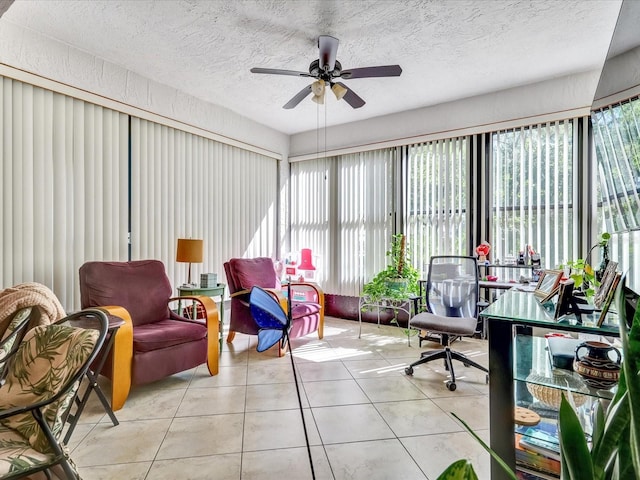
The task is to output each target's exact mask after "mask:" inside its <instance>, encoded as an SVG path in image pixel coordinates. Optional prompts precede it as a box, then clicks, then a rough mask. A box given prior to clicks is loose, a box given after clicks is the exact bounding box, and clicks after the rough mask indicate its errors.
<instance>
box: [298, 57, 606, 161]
mask: <svg viewBox="0 0 640 480" xmlns="http://www.w3.org/2000/svg"><path fill="white" fill-rule="evenodd" d="M599 76H600V70H595V71H591V72H585V73H581V74H576V75H569V76H566V77H561V78H556V79H553V80H550V81H546V82H541V83H536V84H532V85H527V86H522V87H517V88H512V89H509V90H503V91H501V92H496V93H491V94H487V95H482V96H477V97H471V98H466V99H461V100H456V101H454V102H448V103H443V104H440V105H435V106H431V107H425V108H420V109H416V110H411V111H407V112H402V113H399V114H392V115H386V116H383V117H377V118H372V119H369V120H363V121H361V122H354V123H350V124H346V125H338V126H334V127H330V128H327V135H326V136H327V147H326V150H327V151H331V150H337V149H344V148H348V147H354V146H361V145H372V148H381V145H378V146H373V145H374V144H380V143H381V142H390V143H391V144H397V145H400V144H407V143H412V142H414V141H415V142H418V141H425V140H428V139H429V138H424V137H425V136H429V135H431V136H435V137H437V138H447V137H453V136H456V135H461V134H463V133H464V134H468V133H479V132H486V131H489V130H493V129H496V128H497V127H496V125H500V128H506V127H512V126H517V125H527V124H531V123H534V122H535V121H536V120H531V117H538V116H544V118H545V119H547V120H559V119H565V118H571V117H578V116H582V115H588V114H589V109H590V106H591V102H592V100H593V92H594V91H595V89H596V85H597V83H598V78H599ZM412 137H413V138H412ZM316 149H317V146H316V132H315V131H309V132H303V133H300V134H296V135H292V137H291V148H290V157H291V158H295V157H298V156H304V155H315V154H316Z"/></svg>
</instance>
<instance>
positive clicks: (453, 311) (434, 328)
mask: <svg viewBox="0 0 640 480" xmlns="http://www.w3.org/2000/svg"><path fill="white" fill-rule="evenodd" d="M426 303H427V308H428V309H429V312H428V313H427V312H425V313H419V314H418V315H416V316H415V317H413V318H412V319H411V320H410V321H409V327H410V328H417V329H420V330H426V331H428V332H429V333H430V334H437V335H439V336H440V343H441V344H442V346H443V347H444V349H443V350H435V351H428V352H423V353H422V355H421V356H420V360H418V361H417V362H414V363H412V364H411V365H409V366H408V367H407V368H406V369H405V373H406V374H407V375H413V367H415V366H417V365H421V364H423V363H427V362H430V361H432V360H437V359H439V358H443V359H444V365H445V368H446V369H447V370H448V371H449V375H450V377H451V378H450V380H448V381H447V383H446V386H447V388H448V389H449V390H450V391H452V392H453V391H454V390H455V389H456V376H455V373H454V371H453V362H452V360H458V361H460V362H462V363H463V364H464V366H465V367H468V366H472V367H475V368H478V369H480V370H482V371H483V372H486V373H487V377H486V381H487V383H488V382H489V375H488V373H489V370H487V369H486V368H485V367H483V366H482V365H479V364H477V363H476V362H474V361H473V360H470V359H469V358H468V357H467V356H465V355H463V354H462V353H460V352H456V351H453V350H451V348H450V342H451V340H452V339H453V338H457V337H464V336H473V335H474V334H475V332H476V326H477V323H478V320H477V310H478V264H477V262H476V259H475V258H474V257H463V256H452V255H449V256H437V257H431V261H430V263H429V276H428V279H427V292H426Z"/></svg>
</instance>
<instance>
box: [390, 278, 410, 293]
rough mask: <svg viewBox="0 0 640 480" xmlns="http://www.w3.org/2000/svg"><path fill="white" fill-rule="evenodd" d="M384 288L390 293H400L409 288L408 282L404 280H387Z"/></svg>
mask: <svg viewBox="0 0 640 480" xmlns="http://www.w3.org/2000/svg"><path fill="white" fill-rule="evenodd" d="M384 283H385V286H386V287H387V288H388V289H389V290H390V291H392V292H402V291H405V290H406V289H407V287H408V286H409V280H407V279H406V278H387V279H386V280H385V281H384Z"/></svg>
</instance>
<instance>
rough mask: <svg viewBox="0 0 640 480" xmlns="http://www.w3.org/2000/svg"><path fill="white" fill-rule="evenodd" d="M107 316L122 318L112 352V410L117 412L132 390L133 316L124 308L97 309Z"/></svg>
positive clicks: (107, 307)
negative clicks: (122, 322)
mask: <svg viewBox="0 0 640 480" xmlns="http://www.w3.org/2000/svg"><path fill="white" fill-rule="evenodd" d="M95 308H97V309H98V310H102V311H103V312H105V313H106V314H107V315H113V316H114V317H118V318H121V319H122V320H123V321H124V325H121V326H120V328H118V331H117V332H116V337H115V339H114V342H113V348H112V350H111V352H112V361H113V363H112V370H111V371H112V372H113V375H112V376H113V378H112V379H111V382H112V385H111V408H112V409H113V410H114V411H116V410H120V409H121V408H122V407H123V406H124V402H125V401H126V400H127V397H128V396H129V390H131V363H132V361H133V322H132V321H131V315H129V312H128V311H127V309H126V308H124V307H119V306H115V305H114V306H106V307H95Z"/></svg>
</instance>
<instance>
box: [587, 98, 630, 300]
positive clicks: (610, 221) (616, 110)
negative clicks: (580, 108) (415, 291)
mask: <svg viewBox="0 0 640 480" xmlns="http://www.w3.org/2000/svg"><path fill="white" fill-rule="evenodd" d="M591 123H592V125H593V145H594V148H595V155H594V157H595V163H596V165H595V167H596V168H595V170H596V172H597V173H596V194H597V212H598V222H597V228H598V232H605V231H606V232H609V233H611V234H612V238H611V241H610V243H611V258H612V259H614V260H615V261H617V262H618V263H619V265H620V268H621V269H622V271H627V281H628V283H629V284H630V286H631V288H633V289H634V290H636V291H637V290H638V288H639V287H640V265H639V262H640V260H639V256H638V251H637V248H636V249H635V250H634V245H639V244H640V243H639V241H640V99H639V98H637V97H636V98H632V99H630V100H628V101H625V102H621V103H617V104H614V105H610V106H608V107H606V108H603V109H601V110H598V111H595V112H592V115H591Z"/></svg>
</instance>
